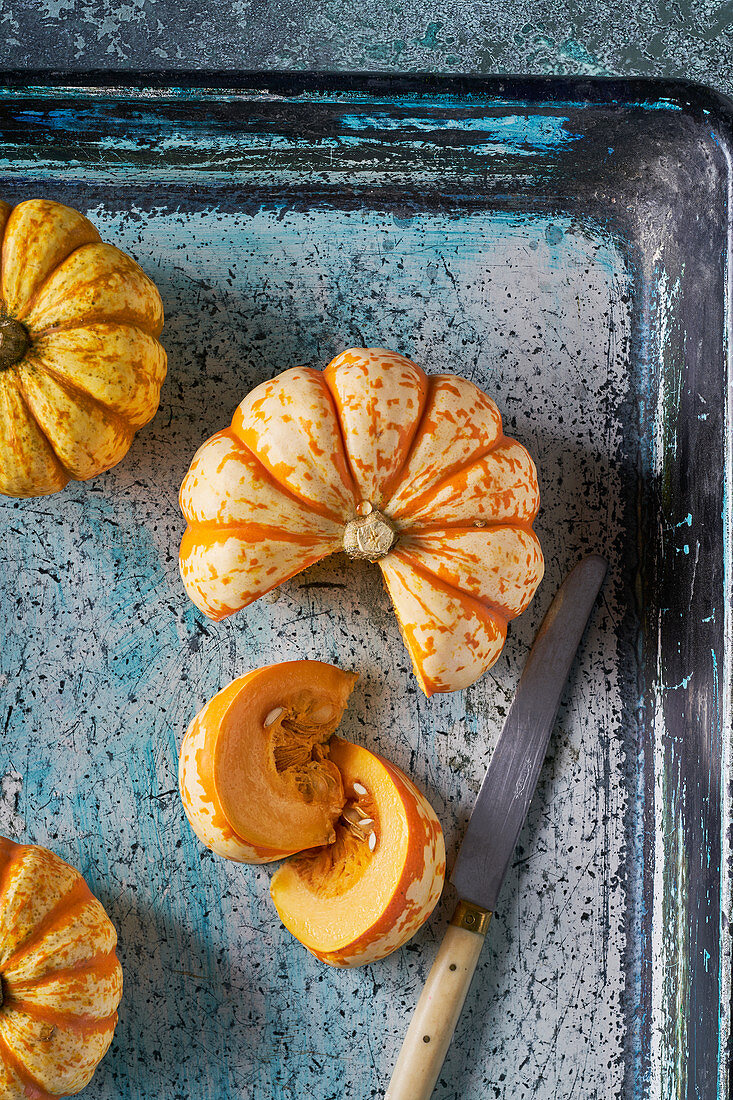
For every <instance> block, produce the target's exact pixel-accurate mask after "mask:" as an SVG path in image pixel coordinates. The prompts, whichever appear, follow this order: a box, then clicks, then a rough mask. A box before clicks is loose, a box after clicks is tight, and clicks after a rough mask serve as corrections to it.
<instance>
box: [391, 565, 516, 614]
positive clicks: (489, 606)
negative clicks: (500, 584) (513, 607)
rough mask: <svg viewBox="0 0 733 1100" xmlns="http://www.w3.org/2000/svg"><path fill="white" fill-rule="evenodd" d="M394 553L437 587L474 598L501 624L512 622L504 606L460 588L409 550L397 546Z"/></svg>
mask: <svg viewBox="0 0 733 1100" xmlns="http://www.w3.org/2000/svg"><path fill="white" fill-rule="evenodd" d="M393 555H394V557H396V558H400V560H401V561H404V562H407V564H408V565H409V566H410V569H414V570H415V572H416V573H419V574H420V575H421V576H423V577H427V578H428V579H429V580H430V583H431V584H434V585H435V586H436V587H437V588H442V589H444V591H446V592H451V593H455V595H457V596H459V597H460V598H461V599H462V600H472V601H473V602H474V603H477V604H480V605H481V607H483V608H485V610H486V611H488V612H489V614H490V615H491V616H492V618H495V619H498V620H499V623H500V624H504V625H505V626H507V625H508V624H509V623H510V622H511V618H510V616H509V615H507V613H506V611H505V609H504V608H501V607H497V605H496V604H494V603H492V602H491V601H490V600H483V599H480V598H479V597H478V596H474V594H473V593H472V592H467V591H466V590H465V588H459V587H458V585H457V584H451V582H450V581H447V580H446V579H445V577H441V576H440V575H439V574H438V573H434V572H433V570H432V569H428V567H427V566H426V565H423V563H422V562H418V561H416V560H415V558H413V556H412V554H411V553H410V551H409V550H400V549H399V547H397V548H396V549H395V550H394V551H393Z"/></svg>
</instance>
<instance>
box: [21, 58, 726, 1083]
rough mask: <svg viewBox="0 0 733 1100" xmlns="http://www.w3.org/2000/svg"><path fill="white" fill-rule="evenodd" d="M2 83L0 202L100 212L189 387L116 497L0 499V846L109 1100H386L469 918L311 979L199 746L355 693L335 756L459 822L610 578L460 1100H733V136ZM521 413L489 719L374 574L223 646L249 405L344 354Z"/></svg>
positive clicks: (314, 97)
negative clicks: (197, 729) (230, 528)
mask: <svg viewBox="0 0 733 1100" xmlns="http://www.w3.org/2000/svg"><path fill="white" fill-rule="evenodd" d="M120 79H121V78H120V77H119V76H118V75H116V74H107V75H104V74H86V75H74V76H71V75H63V74H61V75H49V74H46V75H38V74H35V75H34V74H27V73H26V74H23V75H19V74H15V75H13V74H6V76H5V77H4V78H3V79H2V81H0V83H1V85H2V87H1V89H0V184H1V186H0V193H1V194H2V196H3V197H4V198H5V199H7V200H9V201H11V202H16V201H20V200H22V199H23V198H27V197H30V196H47V197H51V198H55V199H59V200H61V201H62V202H65V203H68V204H70V205H72V206H75V207H77V208H79V209H81V210H83V211H84V212H85V213H87V214H88V215H89V216H90V217H91V218H92V219H93V220H94V222H95V223H96V224H97V226H98V227H99V228H100V230H101V232H102V234H103V236H104V237H105V239H108V240H111V241H114V242H116V243H118V244H119V245H120V246H121V247H122V248H124V249H126V250H127V251H129V252H130V253H132V255H134V256H135V257H136V258H137V260H138V261H139V262H140V264H142V266H143V267H144V269H145V270H146V271H147V272H148V273H149V274H150V275H151V276H152V277H153V278H154V279H155V280H156V282H157V283H158V286H159V287H160V289H161V292H162V294H163V298H164V302H165V307H166V315H167V321H166V327H165V330H164V335H163V340H164V343H165V345H166V347H167V349H168V353H169V364H170V366H169V376H168V380H167V382H166V383H165V386H164V388H163V394H162V402H161V408H160V412H159V413H158V415H157V417H156V419H155V420H154V421H153V423H152V424H151V425H150V426H149V427H148V428H146V429H144V430H143V431H141V432H140V434H139V435H138V437H137V438H136V440H135V443H134V445H133V447H132V450H131V451H130V453H129V455H128V456H127V458H126V459H125V460H124V461H123V462H122V464H121V465H120V466H119V467H117V468H116V469H114V470H112V471H111V472H109V473H108V474H106V475H104V476H102V477H99V478H96V479H95V480H93V481H91V482H89V483H88V484H83V485H82V484H74V485H71V486H70V487H69V488H67V489H66V490H65V491H64V492H62V493H60V494H58V495H56V496H53V497H49V498H45V499H37V500H29V501H22V502H14V501H11V500H7V499H6V500H3V502H2V504H1V505H0V511H1V514H2V532H3V533H2V540H1V541H0V554H2V565H1V566H0V584H1V585H2V590H3V594H2V609H3V631H4V635H3V645H2V649H1V656H0V661H1V662H2V674H3V693H4V712H3V714H2V725H3V729H4V740H3V747H2V768H1V769H0V782H1V790H2V798H1V801H0V831H2V832H4V833H6V834H8V835H11V836H13V837H18V838H24V839H26V840H29V841H35V842H38V843H41V844H45V845H48V846H50V847H52V848H54V849H55V850H56V851H58V852H59V853H60V854H62V855H63V856H64V857H66V858H68V859H69V860H71V861H72V862H73V863H75V864H77V865H78V866H79V867H80V868H81V869H82V870H83V872H84V874H85V875H86V876H87V878H88V879H89V881H90V884H91V886H92V888H93V889H94V890H95V891H96V892H97V893H98V894H99V896H100V897H101V898H102V900H103V901H104V903H105V905H106V906H107V908H108V910H109V911H110V913H111V915H112V917H113V919H114V920H115V922H116V924H117V927H118V929H119V933H120V954H121V958H122V962H123V966H124V971H125V996H124V1000H123V1004H122V1008H121V1013H120V1023H119V1027H118V1030H117V1035H116V1039H115V1042H114V1045H113V1047H112V1050H111V1052H110V1054H109V1055H108V1056H107V1058H106V1059H105V1060H104V1062H103V1063H102V1065H101V1066H100V1069H99V1071H98V1073H97V1075H96V1077H95V1079H94V1082H93V1083H92V1084H91V1085H90V1087H89V1089H88V1095H89V1097H90V1098H92V1097H94V1098H96V1100H113V1098H114V1100H116V1098H118V1097H120V1096H125V1097H126V1098H128V1100H149V1098H150V1097H151V1096H158V1095H163V1094H165V1095H166V1096H168V1097H170V1098H171V1100H233V1098H254V1100H272V1098H275V1100H280V1098H282V1100H286V1098H290V1097H301V1096H305V1095H307V1096H312V1097H314V1100H336V1098H338V1100H365V1098H367V1097H378V1096H380V1095H381V1094H382V1091H383V1089H384V1087H385V1085H386V1082H387V1080H388V1078H389V1073H390V1070H391V1067H392V1065H393V1062H394V1059H395V1057H396V1053H397V1050H398V1047H399V1044H400V1042H401V1039H402V1036H403V1033H404V1030H405V1027H406V1022H407V1017H408V1014H409V1012H410V1011H411V1009H412V1006H413V1004H414V1002H415V1000H416V998H417V994H418V991H419V988H420V986H421V983H422V980H423V978H424V976H425V973H426V971H427V968H428V967H429V964H430V962H431V960H432V957H433V954H434V950H435V944H436V941H437V940H438V939H439V937H440V936H441V935H442V933H443V930H444V927H445V923H446V920H447V919H448V915H449V912H450V908H451V904H452V900H453V899H452V894H451V890H450V889H447V890H446V894H445V897H444V900H443V902H442V903H441V906H440V907H439V909H438V910H437V911H436V913H435V914H434V916H433V918H432V919H431V921H430V922H429V923H428V925H427V926H426V927H425V928H424V930H423V931H422V932H421V933H420V934H419V935H418V936H417V937H416V939H415V940H414V941H413V942H412V943H411V944H410V945H409V946H408V947H406V948H405V949H403V950H401V951H400V952H398V953H397V954H395V955H394V956H392V957H390V958H389V959H388V960H387V961H385V962H383V963H381V964H378V965H374V966H370V967H367V968H366V969H363V970H357V971H353V972H349V971H334V970H330V969H327V968H326V967H324V966H322V965H321V964H320V963H318V962H316V960H315V959H313V958H312V957H311V956H310V955H309V954H308V953H307V952H306V951H305V950H304V949H303V948H302V947H301V946H300V944H298V943H297V942H295V941H294V940H292V939H291V938H290V937H289V936H288V934H287V933H286V932H285V931H284V930H283V928H282V927H281V926H280V924H279V922H278V920H277V918H276V915H275V914H274V911H273V910H272V908H271V905H270V902H269V899H268V879H269V871H268V870H267V869H266V868H247V867H242V866H238V865H234V864H229V863H226V862H224V861H222V860H219V859H216V858H214V857H213V856H212V855H211V854H210V853H209V852H207V851H206V850H205V849H204V848H203V847H202V846H201V845H200V844H199V843H198V841H197V840H196V838H195V837H194V835H193V833H192V832H191V830H190V829H189V828H188V826H187V824H186V822H185V820H184V816H183V813H182V810H181V805H180V802H179V798H178V795H177V791H176V765H177V747H178V745H179V744H180V741H181V738H182V736H183V733H184V731H185V729H186V726H187V724H188V722H189V721H190V719H191V717H192V716H193V714H194V713H195V711H196V710H197V709H198V708H199V707H200V706H201V705H202V704H203V702H204V701H205V700H206V699H207V698H208V697H210V696H211V695H212V694H213V693H214V692H216V691H217V690H218V689H219V688H221V687H222V686H224V685H225V684H226V683H227V682H228V681H229V680H230V679H231V678H233V677H234V676H236V675H238V674H241V673H243V672H244V671H246V670H247V669H249V668H251V667H254V666H257V665H259V664H264V663H266V662H270V661H274V660H278V659H284V658H294V657H301V656H302V657H305V656H308V657H316V658H321V659H324V660H332V661H336V662H337V663H340V664H342V665H345V666H348V667H350V668H353V669H355V670H357V671H358V672H359V674H360V677H361V679H360V682H359V686H358V687H357V690H356V692H355V696H354V698H353V702H352V704H351V706H350V710H349V712H348V716H347V718H346V720H345V723H344V732H345V734H346V736H349V737H351V738H354V739H357V740H360V741H362V742H363V743H365V744H367V745H370V746H374V747H376V748H377V749H378V750H380V751H382V752H383V753H385V754H386V755H387V756H388V757H390V758H392V759H393V760H395V761H396V762H397V763H399V764H400V765H401V766H402V767H404V768H405V769H407V770H408V771H409V772H410V773H411V774H412V775H413V776H414V778H415V780H416V782H417V783H418V784H419V785H420V786H421V787H422V788H423V790H425V791H426V793H427V794H428V796H429V797H430V799H431V800H432V802H433V804H434V805H435V807H436V809H437V811H438V814H439V816H440V818H441V820H442V822H443V825H444V827H445V831H446V838H447V843H448V848H449V852H450V853H453V852H455V848H456V845H457V843H458V840H459V838H460V836H461V833H462V829H463V827H464V825H465V822H466V819H467V816H468V813H469V811H470V807H471V804H472V801H473V798H474V796H475V794H476V791H477V789H478V786H479V783H480V781H481V778H482V776H483V773H484V769H485V766H486V764H487V762H488V759H489V757H490V755H491V750H492V746H493V744H494V743H495V739H496V737H497V735H498V732H499V729H500V727H501V723H502V719H503V716H504V714H505V713H506V710H507V706H508V702H509V700H510V698H511V696H512V693H513V690H514V687H515V684H516V681H517V678H518V675H519V671H520V668H521V666H522V663H523V661H524V658H525V656H526V654H527V651H528V646H529V644H530V642H531V639H532V637H533V635H534V632H535V630H536V628H537V626H538V624H539V622H540V619H541V616H542V614H543V612H544V611H545V609H546V608H547V606H548V604H549V602H550V599H551V597H552V595H553V593H554V591H555V589H556V588H557V586H558V584H559V582H560V580H561V578H562V576H563V574H564V573H565V572H566V570H567V569H568V568H569V567H570V566H571V565H572V564H573V563H574V562H575V561H576V560H577V559H578V558H579V556H580V555H581V554H582V553H584V552H586V551H601V552H604V553H605V554H606V555H608V557H609V559H610V562H611V572H610V578H609V580H608V582H607V584H606V588H605V591H604V596H603V601H602V605H601V606H599V608H598V610H597V613H596V615H595V617H594V619H593V621H592V625H591V627H590V629H589V630H588V633H587V635H586V639H585V642H584V645H583V649H582V654H581V659H580V660H579V662H578V664H577V666H576V670H575V674H574V676H573V678H572V681H571V684H570V687H569V690H568V691H567V693H566V701H565V704H564V708H563V709H562V711H561V714H560V719H559V722H558V726H557V728H556V731H555V735H554V738H553V741H552V744H551V749H550V754H549V758H548V760H547V762H546V765H545V768H544V771H543V774H542V778H541V781H540V785H539V788H538V790H537V794H536V797H535V800H534V803H533V806H532V809H531V812H530V815H529V820H528V822H527V825H526V828H525V830H524V832H523V834H522V837H521V839H520V846H519V848H518V850H517V854H516V860H515V863H514V866H513V868H512V870H511V872H510V877H509V881H508V882H507V885H506V888H505V890H504V893H503V896H502V902H501V906H500V911H499V913H498V914H497V917H496V919H495V922H494V924H493V926H492V929H491V933H490V936H489V941H488V943H487V945H486V951H485V954H484V957H483V960H482V963H481V966H480V970H479V972H478V974H477V977H476V979H475V982H474V985H473V987H472V990H471V993H470V995H469V999H468V1002H467V1006H466V1011H465V1013H464V1016H463V1019H462V1021H461V1024H460V1027H459V1031H458V1033H457V1036H456V1040H455V1042H454V1044H453V1046H452V1048H451V1051H450V1054H449V1057H448V1059H447V1061H446V1064H445V1067H444V1069H443V1072H442V1075H441V1079H440V1083H439V1085H438V1088H437V1092H436V1097H437V1098H438V1100H459V1098H460V1100H479V1098H482V1100H483V1098H489V1097H491V1098H498V1100H504V1098H506V1100H509V1098H511V1100H524V1098H529V1097H532V1098H533V1100H550V1098H558V1097H562V1098H563V1100H576V1098H577V1100H581V1098H583V1100H588V1098H597V1100H609V1098H615V1097H623V1098H624V1100H627V1098H632V1097H633V1098H649V1100H657V1098H658V1100H662V1098H664V1100H666V1098H671V1097H673V1096H674V1097H680V1098H682V1097H684V1098H688V1100H692V1098H693V1097H695V1098H698V1100H711V1098H713V1097H719V1098H722V1097H725V1096H727V1087H728V1086H727V1072H728V1071H727V1054H728V1046H729V1008H730V969H731V951H730V930H729V923H728V922H729V914H730V902H731V875H730V870H731V832H730V828H731V813H730V810H731V802H730V791H731V788H730V760H731V738H730V730H731V723H730V665H731V644H730V643H731V633H730V610H731V602H730V576H731V572H730V565H731V560H730V545H731V543H730V530H731V494H730V489H731V447H730V431H731V427H730V412H731V409H730V400H729V394H730V389H729V386H730V379H729V372H730V363H729V356H730V316H731V314H730V284H729V279H730V266H729V265H730V225H731V212H730V186H731V159H730V158H731V113H730V104H729V103H728V102H727V101H726V100H724V99H722V98H720V97H718V96H716V95H715V94H713V93H712V92H709V91H706V90H704V89H701V88H698V87H694V86H691V85H686V84H683V83H678V84H663V83H653V82H647V83H644V82H639V81H621V80H612V81H601V80H587V79H577V80H576V79H555V78H548V79H514V78H512V79H498V78H497V79H463V78H445V79H443V78H437V77H427V76H411V77H394V78H388V77H382V76H356V77H353V76H346V75H338V76H335V75H331V76H326V75H318V74H296V73H293V74H279V75H277V74H275V75H272V74H260V75H232V74H221V73H209V74H198V75H195V76H193V75H191V76H189V75H187V74H142V75H139V76H137V77H135V78H133V77H128V76H125V78H124V79H125V81H126V82H127V83H126V84H125V85H124V86H122V85H120V84H119V83H118V82H119V80H120ZM370 344H372V345H381V346H387V347H392V348H395V349H398V350H400V351H402V352H404V353H405V354H407V355H409V356H411V357H413V358H414V359H416V360H417V361H418V362H420V363H421V364H422V365H423V366H424V367H425V368H426V369H428V370H429V371H432V372H439V371H444V370H449V371H457V372H460V373H461V374H464V375H466V376H467V377H469V378H471V379H472V380H473V381H475V382H477V383H478V384H479V385H480V386H483V387H485V388H486V389H487V390H488V391H489V392H491V393H492V394H493V396H494V397H495V398H496V400H497V402H498V404H499V406H500V408H501V410H502V412H503V415H504V419H505V424H506V426H507V430H508V431H509V432H510V433H511V434H512V435H515V436H516V437H518V438H519V439H520V440H521V441H522V442H523V443H525V444H526V446H527V447H528V448H529V450H530V451H531V453H532V454H533V455H534V457H535V458H536V460H537V462H538V465H539V469H540V476H541V484H542V490H543V508H542V512H541V514H540V517H539V521H538V524H537V529H538V532H539V535H540V538H541V540H542V544H543V547H544V550H545V554H546V559H547V575H546V579H545V581H544V582H543V585H542V586H541V588H540V591H539V594H538V596H537V598H536V600H535V602H534V603H533V605H532V607H531V609H530V610H529V611H528V612H527V614H525V615H524V616H523V617H522V618H521V619H520V620H519V621H518V622H517V623H516V624H515V625H514V626H513V628H512V630H511V634H510V639H509V643H508V645H507V647H506V651H505V654H504V655H503V656H502V658H501V659H500V661H499V662H498V663H497V665H496V666H495V667H494V668H493V669H492V670H491V672H490V673H489V674H487V675H486V676H484V678H483V679H482V680H481V681H480V682H479V683H478V684H476V685H475V686H474V687H472V688H470V689H469V690H467V691H465V692H459V693H457V694H454V695H449V696H439V697H435V698H433V699H432V700H430V701H429V702H428V701H427V700H425V699H424V698H423V697H422V696H421V694H420V692H419V691H418V689H417V686H416V683H415V680H414V678H413V676H412V673H411V670H410V667H409V660H408V658H407V655H406V652H405V650H404V648H403V646H402V642H401V641H400V638H399V636H398V628H397V625H396V622H395V619H394V617H393V615H392V613H391V612H390V607H389V601H388V599H387V596H386V594H385V593H384V591H383V590H382V587H381V583H380V580H379V576H378V571H377V570H376V569H374V568H372V567H369V566H367V565H364V566H363V567H361V566H359V565H356V564H348V565H347V563H346V562H345V561H344V560H341V559H340V558H334V559H329V560H327V561H326V562H324V563H322V564H321V565H320V566H318V567H315V568H313V569H311V570H309V571H308V572H306V573H305V574H303V575H301V576H298V577H295V578H294V579H293V580H292V581H290V582H289V583H288V584H286V585H284V586H283V587H282V588H281V589H280V590H278V592H277V593H276V594H275V595H273V596H272V597H271V598H268V599H263V600H261V601H259V603H257V604H255V605H253V606H252V607H251V608H250V609H249V610H247V611H246V612H243V613H241V614H239V615H237V616H235V617H233V618H230V619H228V620H226V621H225V622H222V623H219V624H216V625H215V624H213V623H211V622H208V621H207V620H205V619H204V618H203V617H202V616H201V615H200V614H199V613H198V612H197V611H196V610H195V609H194V607H193V606H192V605H191V604H190V603H189V602H188V601H187V599H186V597H185V594H184V591H183V588H182V585H181V582H180V580H179V576H178V570H177V549H178V542H179V539H180V536H181V533H182V529H183V522H182V519H181V516H180V514H179V511H178V507H177V491H178V487H179V485H180V482H181V479H182V477H183V474H184V473H185V470H186V468H187V466H188V463H189V461H190V459H191V456H192V455H193V453H194V451H195V449H196V447H197V446H198V445H199V444H200V443H201V442H202V441H203V440H204V439H205V438H206V437H207V436H208V435H210V434H211V433H213V432H214V431H216V430H217V429H219V428H220V427H222V426H223V425H225V424H226V423H227V422H228V421H229V418H230V415H231V413H232V411H233V409H234V408H235V406H236V405H237V403H238V402H239V401H240V400H241V398H242V397H243V396H244V394H245V393H246V392H247V391H248V389H249V388H250V387H251V386H253V385H255V384H256V383H258V382H260V381H261V380H262V379H264V378H267V377H269V376H271V375H273V374H275V373H277V372H278V371H280V370H282V369H284V368H285V367H288V366H290V365H293V364H296V363H308V364H311V365H316V366H318V365H324V364H325V363H326V362H328V360H329V359H330V358H331V357H332V356H333V355H335V354H336V353H337V352H339V351H340V350H342V349H343V348H345V347H347V346H350V345H370Z"/></svg>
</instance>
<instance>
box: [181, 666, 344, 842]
mask: <svg viewBox="0 0 733 1100" xmlns="http://www.w3.org/2000/svg"><path fill="white" fill-rule="evenodd" d="M355 681H356V676H355V675H354V674H353V673H350V672H343V671H342V670H341V669H339V668H336V667H335V666H334V665H329V664H325V663H323V662H322V661H286V662H284V663H282V664H277V665H268V666H266V667H265V668H260V669H256V670H255V671H254V672H250V673H249V674H248V675H247V676H242V677H240V679H238V680H234V681H233V683H231V684H230V685H229V686H228V687H226V688H224V690H223V691H220V692H219V693H218V695H215V696H214V698H213V699H211V700H210V701H209V702H208V703H207V704H206V706H205V707H204V708H203V710H201V711H200V712H199V714H198V715H197V716H196V718H195V719H194V720H193V722H192V723H191V725H190V727H189V729H188V731H187V733H186V736H185V738H184V741H183V746H182V748H181V757H180V769H179V778H180V789H181V798H182V801H183V807H184V809H185V811H186V815H187V817H188V820H189V822H190V823H191V826H192V828H193V830H194V832H195V833H196V835H197V836H198V837H199V839H200V840H202V841H203V843H204V844H206V845H207V847H209V848H211V850H212V851H214V852H216V853H217V855H221V856H225V857H226V858H227V859H234V860H237V861H239V862H242V863H269V862H271V861H272V860H275V859H282V857H283V856H287V855H291V854H292V853H293V852H300V851H302V849H303V848H311V847H314V846H316V845H320V844H329V843H331V842H332V841H333V840H334V839H335V836H336V834H335V829H334V825H335V822H336V820H337V818H338V817H339V814H340V813H341V808H342V806H343V804H344V794H343V788H342V783H341V776H340V774H339V770H338V768H337V767H336V766H335V765H334V764H333V763H332V762H331V760H330V759H329V740H330V738H331V735H332V734H333V732H334V730H335V729H336V726H337V725H338V723H339V721H340V719H341V715H342V714H343V712H344V708H345V707H346V703H347V701H348V698H349V695H350V694H351V691H352V689H353V686H354V683H355Z"/></svg>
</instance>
